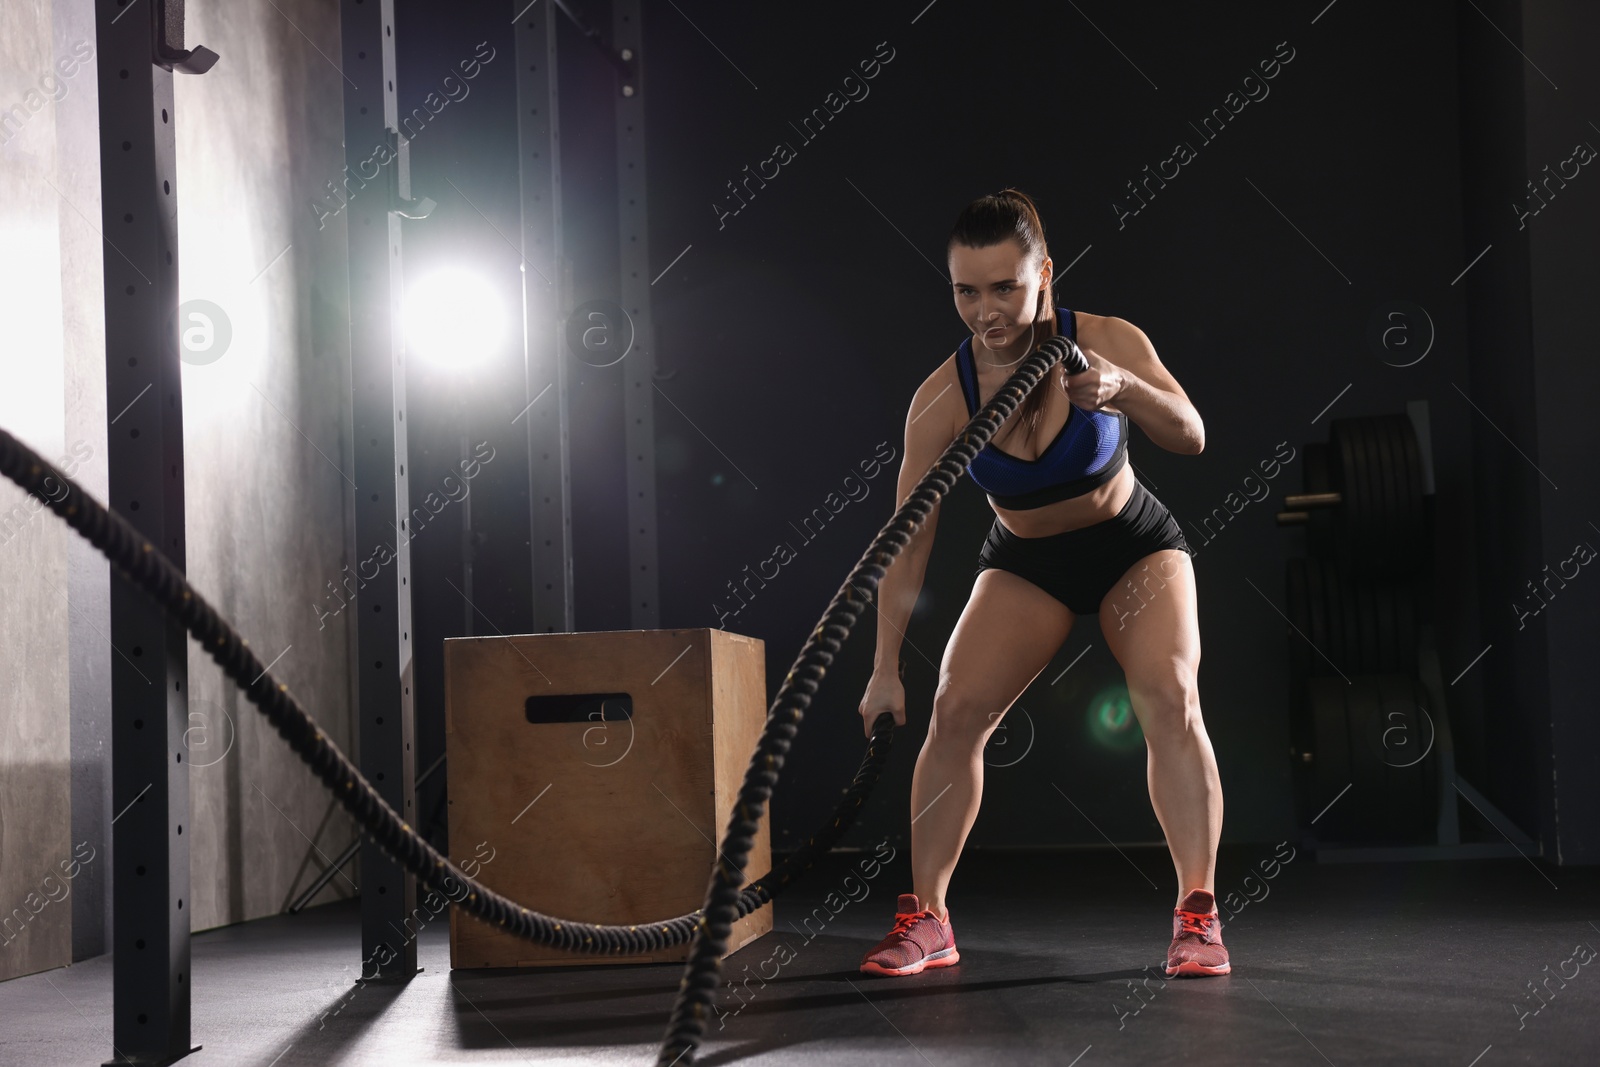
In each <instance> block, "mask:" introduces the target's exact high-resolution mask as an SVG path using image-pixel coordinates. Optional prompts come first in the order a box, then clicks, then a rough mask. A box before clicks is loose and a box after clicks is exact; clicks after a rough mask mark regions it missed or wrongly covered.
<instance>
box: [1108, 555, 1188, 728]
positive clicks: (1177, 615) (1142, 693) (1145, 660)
mask: <svg viewBox="0 0 1600 1067" xmlns="http://www.w3.org/2000/svg"><path fill="white" fill-rule="evenodd" d="M1100 632H1101V634H1103V635H1104V636H1105V639H1106V644H1107V645H1108V646H1109V647H1110V649H1111V653H1112V655H1114V656H1115V657H1116V658H1117V662H1118V663H1119V664H1120V665H1121V667H1122V671H1123V674H1125V675H1126V676H1127V680H1128V691H1129V692H1130V694H1132V695H1133V696H1134V698H1135V699H1134V701H1133V705H1134V711H1135V713H1136V714H1139V716H1140V720H1141V725H1143V726H1144V728H1145V730H1146V732H1147V733H1148V732H1149V730H1150V728H1151V726H1152V725H1155V724H1151V723H1145V722H1144V721H1143V720H1144V718H1145V712H1144V711H1141V704H1142V705H1143V706H1144V708H1145V709H1149V710H1152V711H1153V710H1155V709H1156V708H1158V707H1163V706H1165V705H1168V704H1172V705H1176V704H1177V703H1178V699H1177V698H1178V697H1181V696H1183V695H1184V694H1185V693H1186V691H1188V690H1192V688H1193V687H1194V685H1195V681H1196V674H1197V673H1198V671H1199V669H1200V627H1199V624H1198V621H1197V612H1196V597H1195V584H1194V564H1193V563H1192V562H1191V561H1190V559H1189V556H1188V554H1187V553H1185V552H1183V551H1181V550H1178V549H1163V550H1162V551H1159V552H1152V553H1151V554H1150V555H1148V556H1145V557H1144V558H1143V559H1141V560H1139V561H1138V562H1137V563H1135V564H1134V565H1133V566H1132V567H1130V568H1128V570H1127V572H1126V573H1125V574H1124V575H1123V576H1122V578H1121V580H1120V581H1118V583H1117V584H1116V585H1115V586H1114V587H1112V589H1111V591H1110V592H1108V593H1107V594H1106V595H1105V599H1104V600H1103V601H1101V606H1100ZM1173 710H1177V708H1176V706H1174V708H1173Z"/></svg>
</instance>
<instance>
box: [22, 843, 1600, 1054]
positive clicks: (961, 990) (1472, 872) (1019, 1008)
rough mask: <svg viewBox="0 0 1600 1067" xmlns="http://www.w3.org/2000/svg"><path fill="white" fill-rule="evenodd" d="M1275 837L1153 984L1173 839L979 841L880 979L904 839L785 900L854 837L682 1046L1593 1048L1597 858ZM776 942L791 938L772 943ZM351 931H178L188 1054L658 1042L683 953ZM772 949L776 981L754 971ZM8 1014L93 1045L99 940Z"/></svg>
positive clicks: (750, 952)
mask: <svg viewBox="0 0 1600 1067" xmlns="http://www.w3.org/2000/svg"><path fill="white" fill-rule="evenodd" d="M1275 853H1276V854H1277V855H1278V856H1279V857H1282V856H1287V855H1288V854H1289V852H1288V848H1287V847H1285V848H1283V849H1281V850H1278V849H1275V848H1274V847H1273V846H1271V845H1242V846H1229V847H1224V848H1223V850H1222V854H1221V861H1220V868H1221V870H1222V872H1223V875H1222V876H1221V877H1219V878H1218V881H1217V892H1218V895H1219V896H1222V897H1227V896H1228V894H1230V893H1237V897H1236V898H1235V899H1236V900H1243V899H1247V897H1246V889H1248V891H1249V894H1250V895H1252V896H1254V897H1255V898H1256V899H1254V900H1252V901H1250V902H1249V903H1247V904H1245V905H1244V906H1243V907H1242V908H1241V909H1239V910H1238V912H1237V914H1236V916H1235V918H1234V920H1233V921H1232V922H1231V923H1228V924H1227V925H1226V928H1225V930H1224V932H1223V937H1224V940H1225V941H1226V943H1227V944H1228V946H1229V949H1230V951H1231V952H1232V954H1233V960H1234V972H1233V974H1231V975H1227V976H1224V977H1217V978H1202V979H1184V980H1167V981H1164V980H1163V979H1162V977H1161V973H1162V972H1161V971H1160V969H1159V966H1160V964H1161V963H1162V961H1163V959H1164V955H1165V949H1166V945H1167V940H1168V938H1169V937H1170V936H1171V934H1170V930H1171V909H1172V906H1173V903H1174V901H1173V897H1174V895H1175V894H1174V893H1173V892H1172V891H1171V889H1170V887H1169V886H1168V883H1169V882H1170V880H1171V867H1170V864H1169V861H1168V859H1167V854H1166V851H1165V849H1164V848H1158V847H1146V848H1124V849H1122V850H1121V852H1117V851H1113V850H1111V849H1105V850H1076V851H1071V852H1066V851H1057V852H1047V853H1038V852H1028V853H1024V852H1009V851H998V852H996V851H974V852H970V853H968V854H967V856H966V857H965V858H964V859H963V861H962V866H961V868H960V869H959V870H958V872H957V875H956V885H955V886H954V887H953V897H952V902H951V915H952V920H953V922H954V924H955V929H956V941H957V944H958V946H959V947H960V949H961V953H962V961H961V963H960V965H959V966H956V967H951V968H948V969H945V970H942V971H930V972H926V973H924V974H921V975H917V976H914V977H909V978H898V979H889V978H873V977H869V976H866V975H862V974H860V973H859V972H858V971H857V970H856V964H857V961H858V960H859V959H860V956H861V954H862V953H863V952H864V951H865V950H866V948H867V947H869V946H870V945H871V944H873V943H874V942H875V941H876V940H877V939H878V938H880V937H882V936H883V934H884V933H886V932H887V931H888V929H889V927H890V926H891V925H892V922H893V912H894V894H895V893H897V892H900V891H902V890H904V889H906V888H908V887H909V871H908V869H907V868H906V866H905V850H904V849H901V850H900V857H899V858H898V859H897V860H896V861H895V862H894V863H891V864H890V865H889V866H888V867H887V868H885V869H884V870H882V871H881V872H880V873H879V874H878V876H877V877H876V878H875V879H873V880H872V881H871V882H869V883H865V884H866V887H867V894H866V895H865V896H864V897H863V896H862V890H861V884H860V883H850V885H851V886H852V887H853V888H852V892H853V893H854V894H855V895H856V896H857V897H858V898H859V899H858V900H856V901H852V902H850V903H848V904H846V905H844V906H842V907H841V906H840V905H839V900H840V899H841V898H840V897H834V898H833V900H832V901H831V903H832V904H833V905H834V907H835V908H837V913H836V914H832V913H830V912H828V911H827V909H826V908H823V910H822V911H820V912H817V913H816V914H817V915H818V916H819V917H828V919H827V922H826V924H825V925H822V924H821V923H820V918H819V919H818V920H813V922H812V924H811V926H810V928H809V937H808V931H807V930H806V929H805V928H803V927H801V926H800V923H801V920H802V919H803V918H804V917H805V916H806V915H807V914H808V913H810V912H811V910H812V909H813V908H819V907H822V904H823V899H824V897H825V896H826V895H827V894H829V893H830V892H835V891H837V892H840V893H842V892H843V890H842V889H841V886H843V885H845V884H846V880H847V876H848V875H849V873H850V865H851V862H852V861H853V860H855V859H858V858H860V857H858V856H855V855H852V854H848V853H846V854H835V855H833V856H832V857H830V858H829V859H828V861H827V862H826V863H825V864H819V865H818V867H817V868H815V869H814V870H813V871H812V872H811V873H810V874H809V875H808V876H807V878H806V880H805V881H804V882H802V883H799V884H797V885H796V886H795V887H794V888H793V889H792V890H791V895H789V896H786V897H784V898H783V899H781V900H779V901H778V902H777V909H778V910H777V916H776V917H777V928H776V929H775V930H774V931H773V932H772V933H771V934H768V935H767V936H765V937H763V938H761V939H759V940H757V941H756V942H754V943H752V944H751V945H748V946H746V947H745V948H744V949H742V950H741V951H740V952H738V953H736V954H735V955H734V956H732V957H730V958H729V959H728V960H727V961H725V963H724V972H723V974H724V978H725V979H733V980H742V979H745V978H749V979H750V981H749V984H748V988H747V991H746V992H744V993H743V995H742V998H741V997H736V996H735V995H734V993H733V992H732V991H731V990H729V989H727V988H726V987H724V988H723V990H722V992H721V995H720V997H719V1006H718V1011H719V1013H725V1014H720V1015H719V1017H718V1018H714V1019H712V1020H711V1021H710V1023H709V1025H708V1028H707V1040H706V1043H705V1044H704V1045H703V1046H702V1048H701V1051H700V1055H699V1058H698V1060H697V1062H699V1063H701V1064H706V1065H725V1064H732V1063H750V1064H774V1065H775V1064H817V1063H837V1062H847V1063H861V1062H871V1063H874V1064H906V1065H912V1064H917V1065H922V1067H927V1065H943V1064H965V1063H990V1062H994V1061H996V1060H998V1059H1001V1058H1003V1059H1004V1061H1005V1062H1007V1063H1008V1065H1020V1064H1034V1063H1038V1064H1052V1065H1057V1067H1065V1065H1069V1064H1078V1065H1081V1067H1098V1065H1102V1064H1150V1063H1169V1062H1183V1063H1190V1064H1194V1063H1200V1064H1213V1063H1215V1064H1238V1063H1246V1062H1249V1063H1271V1064H1278V1063H1283V1064H1324V1063H1328V1064H1337V1065H1340V1067H1343V1065H1345V1064H1361V1065H1363V1067H1371V1065H1374V1064H1419V1063H1428V1064H1447V1065H1451V1067H1473V1065H1477V1067H1499V1065H1502V1064H1511V1063H1527V1064H1578V1063H1585V1064H1589V1063H1594V1062H1595V1056H1596V1048H1597V1047H1600V1038H1597V1032H1596V1031H1597V1028H1600V1023H1597V1020H1600V974H1596V973H1592V972H1594V971H1596V970H1600V965H1591V964H1588V963H1586V961H1589V960H1592V959H1593V958H1594V955H1595V952H1594V950H1595V948H1596V947H1597V946H1600V925H1597V924H1596V917H1597V916H1600V907H1597V905H1600V870H1597V869H1595V868H1592V867H1590V868H1580V869H1571V868H1568V869H1561V868H1555V867H1550V866H1547V865H1545V864H1539V863H1536V862H1535V861H1530V860H1525V859H1506V860H1479V861H1456V862H1428V863H1408V864H1320V865H1319V864H1318V863H1317V862H1316V861H1315V859H1314V858H1313V857H1312V856H1311V855H1310V854H1308V853H1305V852H1298V853H1296V854H1295V855H1294V856H1293V858H1291V859H1290V860H1289V861H1288V862H1287V863H1284V864H1282V865H1281V866H1279V867H1277V868H1273V867H1271V866H1270V863H1269V865H1268V867H1267V869H1268V870H1274V871H1275V872H1276V874H1275V877H1272V878H1271V879H1263V878H1261V877H1260V876H1259V875H1258V876H1257V877H1255V878H1252V879H1251V880H1250V881H1249V882H1248V884H1247V885H1246V884H1245V883H1244V875H1243V874H1241V873H1240V872H1248V871H1256V870H1259V869H1260V864H1261V862H1262V861H1270V860H1271V859H1272V858H1273V857H1274V855H1275ZM1236 881H1237V882H1239V883H1240V884H1238V885H1236V884H1235V882H1236ZM1151 883H1154V885H1152V884H1151ZM1157 887H1159V888H1157ZM779 941H783V942H785V943H786V944H787V945H788V946H789V948H790V950H791V951H792V953H793V955H792V958H787V960H786V962H784V963H783V964H782V965H781V966H779V965H778V964H775V963H772V962H765V961H770V960H772V959H773V958H774V951H775V949H776V947H777V944H778V942H779ZM359 955H360V927H359V921H358V912H357V910H356V906H355V905H354V904H353V903H342V904H336V905H329V906H326V907H321V908H317V909H313V910H311V911H307V912H304V913H302V914H301V915H299V916H296V917H292V918H273V919H265V920H260V921H257V922H252V923H246V924H242V925H238V926H232V927H227V928H224V929H220V930H213V931H209V932H206V933H203V934H199V935H197V936H196V937H195V939H194V961H193V971H194V1030H193V1032H194V1040H195V1041H196V1042H197V1043H199V1044H201V1045H202V1048H201V1050H200V1051H199V1052H197V1053H195V1054H193V1055H191V1056H190V1057H189V1058H188V1059H186V1060H184V1061H181V1062H183V1063H186V1064H194V1065H203V1064H208V1063H209V1064H229V1065H234V1064H246V1065H256V1067H269V1065H275V1067H295V1065H312V1064H315V1065H334V1064H337V1065H354V1064H383V1065H385V1067H389V1065H393V1064H400V1063H403V1064H420V1063H489V1062H497V1063H498V1062H506V1063H571V1064H590V1063H593V1064H629V1065H643V1064H650V1063H653V1062H654V1057H655V1044H656V1042H657V1041H658V1040H659V1038H660V1036H661V1033H662V1030H663V1028H664V1026H665V1023H666V1019H667V1014H668V1011H669V1009H670V1007H671V1004H672V1000H673V995H674V992H675V990H676V987H677V982H678V977H679V973H680V968H679V967H678V966H677V965H670V966H664V965H651V966H610V967H596V968H594V969H583V968H562V969H558V970H551V969H542V970H535V969H529V970H520V971H456V972H451V970H450V967H449V962H450V961H449V941H448V936H447V930H446V926H445V923H444V921H442V920H441V921H437V922H435V923H433V924H431V925H430V926H429V927H427V928H425V929H424V930H423V932H422V935H421V938H420V955H421V959H422V965H423V971H422V973H420V974H419V975H417V977H416V978H415V979H414V980H413V981H411V982H410V983H408V984H406V985H404V986H386V985H377V984H374V985H366V986H357V985H354V984H353V979H354V978H355V976H356V972H357V969H358V958H359ZM785 955H787V954H785ZM746 967H748V968H749V970H748V971H747V970H746V969H745V968H746ZM774 968H776V974H775V975H774ZM763 973H764V974H765V975H772V976H774V977H773V978H772V980H771V981H768V982H765V983H763V981H762V979H761V978H760V977H752V976H757V975H759V974H763ZM1562 975H1565V978H1563V977H1561V976H1562ZM1533 987H1537V988H1538V989H1539V994H1540V995H1539V998H1538V999H1536V998H1535V996H1534V993H1533V992H1532V988H1533ZM741 1005H742V1006H741ZM1535 1009H1537V1011H1536V1010H1535ZM0 1018H4V1019H5V1030H6V1041H5V1045H4V1047H5V1053H4V1055H5V1057H6V1059H5V1062H6V1063H18V1064H21V1063H26V1064H29V1065H32V1067H47V1065H54V1064H63V1065H65V1064H71V1065H73V1067H81V1065H84V1064H98V1063H101V1062H103V1061H105V1060H106V1059H109V1058H110V1055H111V1051H112V1050H111V960H110V957H109V956H104V957H99V958H97V959H94V960H90V961H87V962H85V963H81V964H78V965H76V966H73V967H70V968H67V969H64V970H57V971H51V972H47V973H44V974H36V975H30V976H27V977H24V978H19V979H16V980H14V981H11V982H7V983H4V984H0ZM1585 1049H1587V1050H1588V1051H1587V1052H1585V1051H1584V1050H1585Z"/></svg>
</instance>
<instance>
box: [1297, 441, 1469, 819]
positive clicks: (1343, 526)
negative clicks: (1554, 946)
mask: <svg viewBox="0 0 1600 1067" xmlns="http://www.w3.org/2000/svg"><path fill="white" fill-rule="evenodd" d="M1303 474H1304V493H1305V494H1306V496H1305V497H1294V498H1291V499H1290V506H1291V507H1300V508H1303V509H1304V510H1303V512H1297V513H1295V515H1296V516H1297V520H1298V524H1301V525H1303V526H1304V528H1305V530H1306V548H1307V551H1308V553H1309V555H1308V558H1305V559H1290V560H1288V562H1287V565H1286V568H1285V575H1284V585H1285V590H1286V599H1287V604H1288V610H1287V614H1288V618H1289V621H1290V628H1289V630H1288V641H1289V644H1288V651H1289V676H1290V699H1291V703H1290V707H1291V709H1292V713H1291V718H1290V744H1291V747H1292V753H1293V757H1294V761H1295V765H1296V768H1297V774H1296V793H1297V801H1298V803H1299V807H1300V811H1301V825H1302V826H1310V820H1312V819H1316V823H1315V825H1314V826H1310V829H1311V832H1312V833H1314V835H1315V836H1316V837H1317V838H1318V839H1320V840H1325V841H1334V840H1343V841H1383V842H1391V841H1405V840H1420V839H1423V838H1426V837H1427V836H1428V834H1429V833H1430V832H1431V830H1432V828H1433V827H1434V826H1435V824H1436V816H1437V796H1436V793H1435V792H1434V790H1435V789H1436V787H1437V781H1436V779H1435V769H1434V754H1433V752H1432V736H1433V734H1432V725H1433V716H1434V715H1435V714H1436V712H1435V711H1434V710H1433V709H1431V708H1429V707H1428V706H1427V702H1426V697H1425V696H1424V694H1423V690H1422V687H1421V684H1420V682H1418V681H1417V677H1416V676H1417V646H1418V634H1419V627H1420V625H1421V623H1422V621H1423V620H1422V617H1421V616H1422V601H1423V592H1424V590H1425V588H1426V586H1425V582H1426V575H1427V573H1428V571H1429V568H1430V567H1431V550H1430V547H1429V543H1428V534H1427V529H1426V522H1425V513H1424V510H1423V493H1422V488H1423V477H1422V464H1421V451H1420V449H1419V447H1418V443H1417V438H1416V434H1415V431H1414V430H1413V428H1412V424H1411V420H1410V419H1409V418H1408V417H1407V416H1405V415H1379V416H1375V417H1371V418H1359V419H1341V420H1337V421H1336V422H1334V424H1333V427H1332V429H1331V432H1330V436H1329V441H1328V442H1327V443H1326V444H1321V443H1312V444H1308V445H1307V446H1306V448H1305V450H1304V467H1303ZM1286 518H1287V517H1286V516H1285V517H1280V522H1284V521H1285V520H1286ZM1290 521H1295V520H1290ZM1407 746H1409V747H1407ZM1346 786H1348V787H1349V789H1348V790H1346ZM1336 796H1338V797H1340V799H1339V801H1338V803H1337V804H1335V805H1334V807H1333V808H1331V809H1329V810H1328V811H1327V812H1326V814H1324V815H1319V812H1320V811H1321V810H1322V808H1323V807H1324V805H1327V804H1328V803H1329V802H1331V801H1333V800H1334V798H1335V797H1336ZM1335 813H1337V817H1336V815H1335Z"/></svg>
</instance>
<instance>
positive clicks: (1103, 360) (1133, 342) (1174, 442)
mask: <svg viewBox="0 0 1600 1067" xmlns="http://www.w3.org/2000/svg"><path fill="white" fill-rule="evenodd" d="M1097 333H1098V337H1097V341H1098V343H1099V345H1100V347H1099V348H1098V349H1090V348H1084V349H1083V354H1084V356H1085V357H1087V358H1088V360H1089V369H1088V370H1087V371H1085V372H1084V373H1082V374H1075V375H1072V376H1071V377H1069V378H1068V379H1067V382H1068V387H1067V393H1068V396H1070V397H1071V398H1072V402H1073V403H1074V404H1076V405H1078V406H1079V407H1085V408H1089V409H1091V410H1092V409H1095V408H1098V407H1100V406H1102V405H1104V404H1109V403H1111V402H1112V401H1113V400H1115V401H1116V406H1117V408H1118V409H1119V410H1121V411H1122V412H1124V413H1125V414H1126V415H1127V416H1128V418H1130V419H1132V420H1133V421H1134V422H1135V423H1137V424H1138V426H1139V428H1140V429H1141V430H1143V431H1144V432H1145V434H1146V435H1148V436H1149V438H1150V440H1152V441H1154V442H1155V443H1156V444H1158V445H1160V446H1161V447H1162V448H1164V449H1166V450H1167V451H1169V452H1180V453H1183V454H1184V455H1198V454H1199V453H1200V452H1201V450H1202V449H1204V448H1205V446H1206V428H1205V423H1204V422H1202V421H1201V420H1200V413H1199V412H1198V411H1196V410H1195V406H1194V405H1193V404H1192V403H1190V401H1189V396H1188V394H1187V393H1185V392H1184V391H1183V386H1181V385H1179V384H1178V380H1177V379H1176V378H1174V377H1173V376H1172V374H1171V372H1169V371H1168V370H1167V368H1166V367H1164V366H1163V365H1162V363H1161V360H1160V359H1158V358H1157V357H1156V350H1155V346H1154V345H1152V344H1151V343H1150V338H1148V337H1146V336H1145V333H1144V331H1143V330H1141V329H1139V327H1137V326H1135V325H1134V324H1133V323H1131V322H1129V321H1127V320H1126V319H1119V318H1116V317H1115V316H1111V317H1108V318H1106V319H1105V320H1104V321H1102V322H1101V323H1100V329H1099V330H1098V331H1097Z"/></svg>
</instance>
